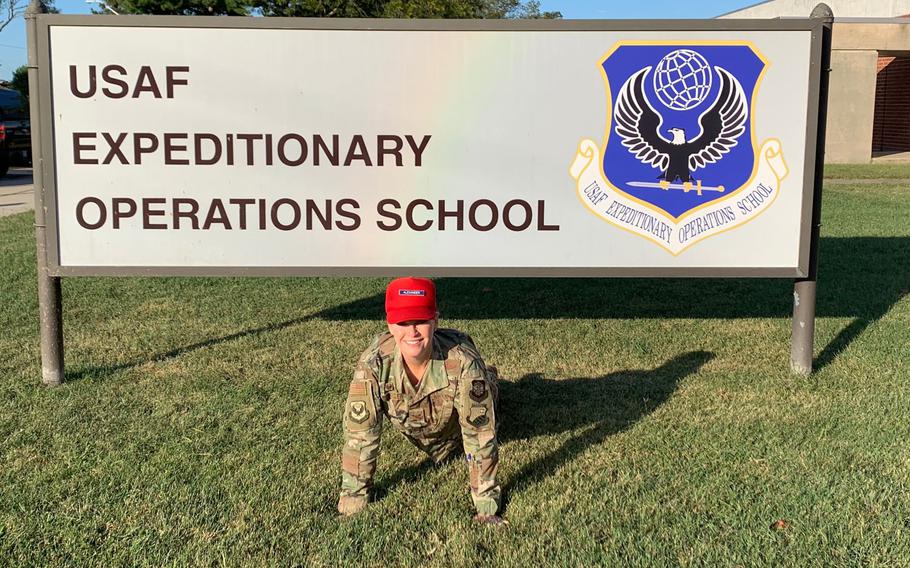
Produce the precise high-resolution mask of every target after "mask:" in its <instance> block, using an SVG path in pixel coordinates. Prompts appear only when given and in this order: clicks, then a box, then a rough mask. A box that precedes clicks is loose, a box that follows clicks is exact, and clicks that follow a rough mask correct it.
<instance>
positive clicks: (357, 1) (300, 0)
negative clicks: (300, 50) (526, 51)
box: [252, 0, 562, 19]
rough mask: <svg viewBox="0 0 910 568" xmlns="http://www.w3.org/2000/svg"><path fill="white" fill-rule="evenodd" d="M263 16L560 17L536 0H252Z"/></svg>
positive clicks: (557, 13) (560, 15)
mask: <svg viewBox="0 0 910 568" xmlns="http://www.w3.org/2000/svg"><path fill="white" fill-rule="evenodd" d="M252 2H253V5H254V7H255V8H256V9H257V10H258V11H260V12H261V13H262V14H263V15H265V16H298V17H300V16H303V17H341V18H484V19H486V18H561V17H562V14H560V13H559V12H541V11H540V2H539V1H537V0H527V1H522V0H252Z"/></svg>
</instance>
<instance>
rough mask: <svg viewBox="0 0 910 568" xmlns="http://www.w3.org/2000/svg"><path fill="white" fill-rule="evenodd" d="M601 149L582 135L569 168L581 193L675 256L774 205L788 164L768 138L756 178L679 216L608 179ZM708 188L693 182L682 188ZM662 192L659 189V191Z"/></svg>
mask: <svg viewBox="0 0 910 568" xmlns="http://www.w3.org/2000/svg"><path fill="white" fill-rule="evenodd" d="M602 163H603V158H602V154H601V149H600V148H599V147H598V145H597V143H596V142H594V141H593V140H590V139H586V140H582V141H581V143H579V145H578V153H577V154H576V156H575V160H574V161H573V162H572V165H571V166H570V167H569V173H570V174H571V175H572V177H573V178H574V179H575V182H576V190H577V192H578V198H579V199H581V201H582V203H584V205H585V207H587V208H588V210H590V211H591V212H592V213H594V214H595V215H597V216H598V217H600V218H601V219H603V220H605V221H607V222H609V223H612V224H613V225H616V226H617V227H619V228H621V229H624V230H626V231H629V232H631V233H634V234H636V235H639V236H642V237H644V238H646V239H648V240H650V241H653V242H655V243H657V244H658V245H660V246H661V247H663V248H664V249H666V250H667V251H669V252H670V254H672V255H674V256H676V255H678V254H680V253H681V252H683V251H684V250H686V249H687V248H688V247H690V246H692V245H693V244H695V243H697V242H699V241H701V240H703V239H706V238H708V237H713V236H714V235H718V234H720V233H723V232H724V231H727V230H729V229H732V228H734V227H737V226H739V225H742V224H743V223H746V222H748V221H751V220H752V219H754V218H755V217H757V216H758V215H760V214H761V213H763V212H764V211H765V210H767V209H768V207H770V206H771V204H772V203H774V201H775V200H776V199H777V196H778V194H779V193H780V191H781V188H782V183H781V182H782V181H783V180H784V178H786V177H787V174H788V173H789V171H790V170H789V168H788V167H787V163H786V161H785V160H784V155H783V149H782V148H781V144H780V141H779V140H777V139H775V138H769V139H768V140H765V141H764V142H763V143H762V144H761V147H760V149H759V151H758V153H757V159H756V167H755V172H754V174H753V176H752V178H751V179H750V180H749V181H748V182H746V183H745V184H744V185H742V186H741V187H739V188H734V189H733V190H730V194H729V195H728V196H727V197H724V198H723V199H717V200H714V201H711V202H709V203H706V204H704V205H703V206H701V207H698V208H696V209H692V210H691V211H687V212H686V213H685V214H683V215H682V216H680V217H678V218H673V217H670V216H669V215H667V214H666V213H665V212H663V211H662V210H660V209H657V208H656V207H654V206H653V205H650V204H648V203H645V202H643V201H640V200H638V199H635V198H634V197H632V196H630V195H629V194H627V193H624V192H622V191H620V190H619V189H617V188H616V187H614V186H613V185H612V184H610V183H609V182H608V181H606V179H605V177H606V176H604V174H603V170H602V169H601V164H602ZM702 190H704V188H700V187H699V186H698V185H695V184H688V185H687V186H686V187H684V188H682V191H692V192H699V191H702ZM657 191H659V189H658V190H657Z"/></svg>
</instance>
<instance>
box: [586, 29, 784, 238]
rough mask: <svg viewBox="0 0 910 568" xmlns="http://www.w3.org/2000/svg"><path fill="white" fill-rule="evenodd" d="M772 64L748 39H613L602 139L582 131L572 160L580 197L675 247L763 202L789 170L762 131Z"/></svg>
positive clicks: (728, 224)
mask: <svg viewBox="0 0 910 568" xmlns="http://www.w3.org/2000/svg"><path fill="white" fill-rule="evenodd" d="M767 67H768V62H767V61H766V60H765V59H764V57H763V56H762V55H761V54H760V53H759V52H758V51H757V50H756V49H755V48H754V47H753V46H752V45H751V44H749V43H747V42H714V43H694V44H688V43H667V42H652V43H647V42H629V43H624V42H620V43H619V44H617V45H616V46H614V48H613V49H611V50H610V51H609V52H608V53H607V55H605V56H604V57H603V58H602V59H601V61H600V71H601V75H602V76H603V78H604V81H605V82H606V91H607V96H608V108H609V109H610V113H609V116H608V124H607V129H606V134H605V136H604V141H603V144H602V145H600V146H598V145H597V144H596V143H595V142H594V141H593V140H582V142H581V143H580V144H579V148H578V154H577V156H576V157H575V161H574V162H573V164H572V166H571V167H570V173H571V174H572V176H573V177H574V178H575V180H576V184H577V191H578V197H579V198H580V199H581V201H582V203H583V204H584V205H585V206H586V207H587V208H588V209H589V210H590V211H591V212H592V213H594V214H595V215H597V216H598V217H600V218H602V219H604V220H606V221H608V222H610V223H612V224H614V225H616V226H618V227H620V228H622V229H625V230H627V231H630V232H632V233H634V234H637V235H639V236H642V237H644V238H647V239H649V240H651V241H653V242H655V243H656V244H658V245H660V246H661V247H663V248H664V249H666V250H667V251H669V252H670V253H671V254H673V255H677V254H680V253H681V252H682V251H683V250H685V249H686V248H688V247H689V246H691V245H693V244H695V243H696V242H698V241H700V240H702V239H704V238H707V237H710V236H713V235H715V234H718V233H721V232H724V231H727V230H729V229H732V228H734V227H736V226H738V225H741V224H743V223H745V222H746V221H748V220H751V219H752V218H754V217H755V216H757V215H758V214H760V213H762V212H763V211H765V210H766V209H767V208H768V207H770V205H771V204H772V203H773V202H774V200H775V199H776V198H777V195H778V193H779V192H780V189H781V181H782V180H783V179H784V178H785V177H786V176H787V173H788V170H787V166H786V163H785V162H784V158H783V154H782V149H781V145H780V142H779V141H778V140H777V139H774V138H769V139H767V140H765V141H764V142H762V143H761V144H760V145H759V144H756V141H755V136H754V132H755V123H756V119H757V117H756V116H755V111H754V109H755V99H756V96H757V93H758V89H759V85H760V83H761V79H762V77H763V75H764V73H765V71H766V69H767Z"/></svg>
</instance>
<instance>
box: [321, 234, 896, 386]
mask: <svg viewBox="0 0 910 568" xmlns="http://www.w3.org/2000/svg"><path fill="white" fill-rule="evenodd" d="M819 258H820V262H819V276H818V299H817V308H816V315H817V316H818V317H849V318H852V321H851V322H850V323H848V324H846V325H845V326H844V328H843V329H841V330H840V331H839V332H838V334H837V336H836V337H835V338H834V339H833V340H832V341H831V342H830V343H828V345H826V346H824V347H821V351H820V352H819V354H818V356H817V357H816V359H815V365H814V367H815V369H816V370H817V369H821V368H823V367H824V366H826V365H828V364H829V363H831V361H833V360H834V358H835V357H836V356H837V354H838V353H840V352H841V351H843V350H844V349H845V348H847V347H848V346H849V345H850V343H852V342H853V340H854V339H856V338H857V337H858V336H859V335H860V334H862V332H863V331H864V330H865V329H866V328H867V327H868V326H869V325H870V324H872V323H873V322H875V321H876V320H878V319H880V318H881V317H882V316H884V315H885V314H886V313H888V311H889V310H890V309H891V307H892V306H893V305H894V304H895V303H897V302H898V301H900V299H901V298H903V297H904V296H906V295H907V293H908V288H910V278H908V275H910V237H848V238H839V237H826V238H823V239H821V243H820V251H819ZM404 272H406V271H404V270H403V271H402V275H404ZM436 286H437V289H438V291H439V293H438V297H439V311H440V314H441V317H442V318H443V319H444V320H445V319H460V320H472V319H525V318H527V319H555V318H559V319H572V318H579V319H581V318H584V319H588V318H602V319H643V318H655V319H662V318H704V319H737V318H787V319H789V318H790V317H791V316H792V310H793V306H792V298H793V280H790V279H746V278H737V279H707V278H548V279H540V278H439V279H437V280H436ZM384 301H385V298H384V296H383V294H377V295H375V296H370V297H367V298H362V299H360V300H357V301H354V302H350V303H346V304H342V305H339V306H335V307H333V308H330V309H328V310H325V311H322V312H320V313H318V314H316V317H319V318H323V319H328V320H349V319H371V318H376V319H377V320H381V319H382V315H383V310H384ZM443 323H445V322H443Z"/></svg>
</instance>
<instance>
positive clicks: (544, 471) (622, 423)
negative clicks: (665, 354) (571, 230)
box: [374, 351, 714, 509]
mask: <svg viewBox="0 0 910 568" xmlns="http://www.w3.org/2000/svg"><path fill="white" fill-rule="evenodd" d="M713 357H714V355H713V353H709V352H706V351H692V352H690V353H684V354H682V355H678V356H676V357H674V358H673V359H670V360H669V361H667V362H666V363H664V364H663V365H661V366H660V367H657V368H656V369H650V370H631V371H617V372H615V373H610V374H608V375H604V376H601V377H592V378H588V377H572V378H567V379H545V378H543V377H541V376H540V374H528V375H525V376H523V377H521V378H520V379H518V380H517V381H509V380H501V381H500V383H499V417H498V422H499V443H500V448H501V449H500V460H508V459H514V456H510V454H509V452H508V443H509V442H511V441H516V440H530V439H532V438H536V437H538V436H545V435H548V434H558V433H562V432H569V431H576V433H575V434H573V435H572V436H570V437H569V438H568V439H567V440H565V441H564V442H562V444H560V445H559V447H556V448H553V449H552V450H551V451H550V452H548V453H547V454H546V455H543V456H541V457H538V458H535V459H533V460H532V461H530V462H528V463H526V464H523V465H522V466H521V467H520V468H519V469H518V471H516V472H515V473H513V474H511V475H510V476H509V477H508V478H507V479H500V483H502V486H503V509H504V508H505V506H506V505H507V504H508V499H509V494H510V493H512V492H516V491H524V490H527V489H528V488H529V487H531V486H532V485H534V484H536V483H538V482H540V481H542V480H544V479H546V478H547V477H548V476H550V475H551V474H552V473H553V472H554V471H556V470H557V469H558V468H559V467H560V466H562V465H563V464H566V463H568V462H570V461H572V460H573V459H575V458H576V457H577V456H578V455H580V454H581V453H582V452H584V451H585V450H586V449H587V448H589V447H591V446H593V445H597V444H601V443H603V442H604V441H605V440H606V439H607V438H608V437H610V436H612V435H613V434H616V433H619V432H622V431H623V430H625V429H627V428H629V427H630V426H632V425H633V424H635V423H636V422H638V421H639V420H641V419H642V418H644V417H646V416H647V415H648V414H650V413H651V412H653V411H654V410H655V409H656V408H657V407H659V406H660V405H661V404H663V403H664V402H666V401H667V400H668V399H669V398H670V396H671V395H672V394H673V392H674V391H675V390H676V387H677V385H678V384H679V382H680V381H682V380H683V379H684V378H686V377H687V376H689V375H692V374H695V373H697V372H698V371H699V369H701V367H702V366H703V365H704V364H705V363H707V362H708V361H710V360H711V359H712V358H713ZM454 459H457V457H456V456H453V457H450V458H449V459H448V460H446V463H448V462H450V461H452V460H454ZM431 467H433V466H432V463H431V462H430V461H429V460H427V461H424V462H423V463H421V464H419V465H415V466H410V467H406V468H402V469H400V470H398V471H396V472H394V473H392V474H391V475H389V476H380V477H379V479H377V483H376V486H375V492H374V495H375V498H376V499H382V498H383V497H384V496H385V495H386V494H387V493H388V491H389V490H391V489H392V488H393V487H395V486H396V485H398V484H399V483H402V482H406V481H413V480H415V479H417V478H419V477H420V476H421V475H422V474H423V473H425V472H426V471H427V470H428V469H429V468H431Z"/></svg>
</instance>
